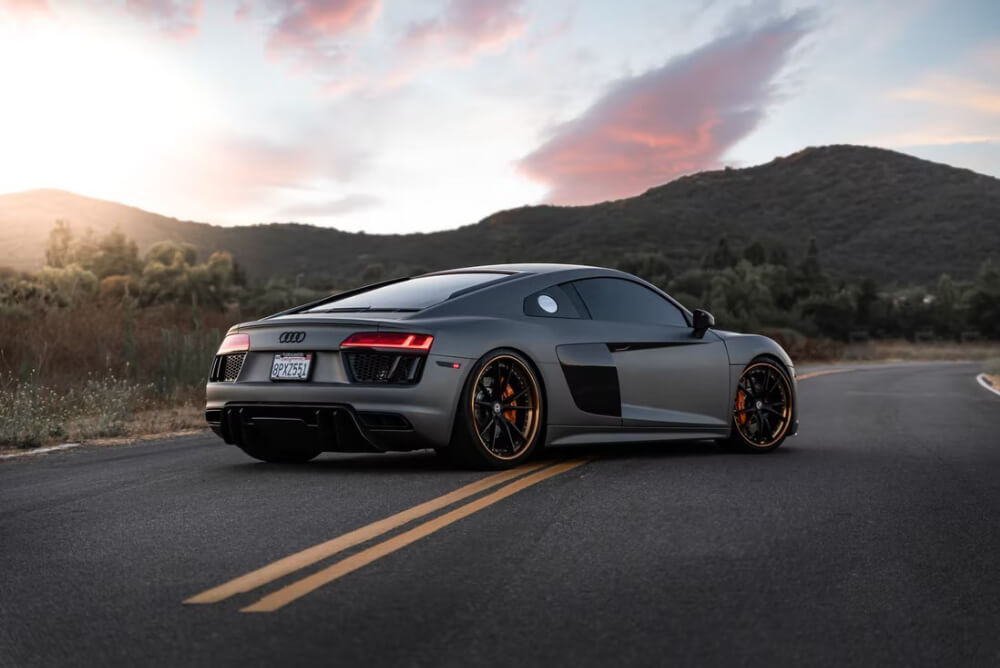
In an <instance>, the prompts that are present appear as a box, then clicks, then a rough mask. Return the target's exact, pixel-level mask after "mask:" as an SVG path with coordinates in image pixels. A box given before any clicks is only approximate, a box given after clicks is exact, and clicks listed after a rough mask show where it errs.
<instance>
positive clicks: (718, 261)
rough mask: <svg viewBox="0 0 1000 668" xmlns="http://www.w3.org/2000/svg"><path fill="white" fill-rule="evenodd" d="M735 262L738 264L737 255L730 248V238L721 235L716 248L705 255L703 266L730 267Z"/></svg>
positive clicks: (711, 267) (706, 267)
mask: <svg viewBox="0 0 1000 668" xmlns="http://www.w3.org/2000/svg"><path fill="white" fill-rule="evenodd" d="M734 264H736V257H735V256H734V255H733V252H732V251H731V250H730V249H729V240H728V239H727V238H726V237H721V238H720V239H719V242H718V243H717V244H716V245H715V249H713V250H712V252H711V253H709V254H708V255H707V256H706V257H705V262H704V263H703V264H702V266H703V267H704V268H705V269H728V268H729V267H732V266H733V265H734Z"/></svg>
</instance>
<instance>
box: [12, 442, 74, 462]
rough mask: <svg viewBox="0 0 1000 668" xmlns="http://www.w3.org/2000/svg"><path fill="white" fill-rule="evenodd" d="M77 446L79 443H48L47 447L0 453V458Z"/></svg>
mask: <svg viewBox="0 0 1000 668" xmlns="http://www.w3.org/2000/svg"><path fill="white" fill-rule="evenodd" d="M78 447H80V444H79V443H63V444H62V445H50V446H49V447H47V448H35V449H34V450H25V451H24V452H15V453H13V454H9V455H0V459H13V458H14V457H27V456H28V455H44V454H45V453H46V452H55V451H56V450H69V449H70V448H78Z"/></svg>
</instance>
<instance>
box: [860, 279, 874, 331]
mask: <svg viewBox="0 0 1000 668" xmlns="http://www.w3.org/2000/svg"><path fill="white" fill-rule="evenodd" d="M876 302H878V286H876V285H875V281H873V280H872V279H870V278H868V277H865V278H864V280H862V281H861V284H860V285H859V286H858V297H857V304H858V324H859V325H861V326H862V327H871V324H872V315H873V313H872V308H873V307H874V305H875V303H876Z"/></svg>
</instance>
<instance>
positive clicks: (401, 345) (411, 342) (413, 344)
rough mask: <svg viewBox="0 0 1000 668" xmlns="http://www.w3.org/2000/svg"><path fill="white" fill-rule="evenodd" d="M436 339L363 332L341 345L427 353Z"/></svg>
mask: <svg viewBox="0 0 1000 668" xmlns="http://www.w3.org/2000/svg"><path fill="white" fill-rule="evenodd" d="M433 342H434V337H433V336H431V335H430V334H404V333H399V332H362V333H359V334H351V335H350V336H348V337H347V338H346V339H344V341H343V342H342V343H341V344H340V347H341V348H391V349H393V350H410V351H413V352H424V353H425V352H427V351H429V350H430V349H431V344H432V343H433Z"/></svg>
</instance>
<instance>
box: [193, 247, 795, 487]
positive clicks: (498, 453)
mask: <svg viewBox="0 0 1000 668" xmlns="http://www.w3.org/2000/svg"><path fill="white" fill-rule="evenodd" d="M714 324H715V322H714V319H713V318H712V316H711V314H709V313H707V312H706V311H701V310H696V311H694V312H691V311H688V310H687V309H685V308H684V307H683V306H681V305H680V304H679V303H677V302H676V301H674V300H673V299H672V298H671V297H670V296H669V295H667V294H665V293H664V292H662V291H661V290H659V289H657V288H656V287H655V286H653V285H651V284H650V283H647V282H646V281H643V280H642V279H640V278H636V277H635V276H632V275H630V274H626V273H623V272H620V271H615V270H613V269H601V268H598V267H585V266H574V265H558V264H505V265H493V266H485V267H471V268H467V269H455V270H452V271H439V272H434V273H431V274H424V275H422V276H415V277H412V278H403V279H398V280H393V281H387V282H384V283H378V284H376V285H369V286H366V287H363V288H359V289H357V290H353V291H350V292H344V293H341V294H338V295H335V296H332V297H329V298H327V299H323V300H320V301H317V302H313V303H311V304H306V305H304V306H300V307H297V308H293V309H291V310H288V311H284V312H282V313H278V314H276V315H273V316H269V317H267V318H263V319H261V320H257V321H255V322H247V323H243V324H240V325H237V326H235V327H233V328H232V329H230V330H229V332H228V334H227V335H226V338H225V340H224V341H223V342H222V346H221V347H220V348H219V352H218V353H217V355H216V357H215V361H214V363H213V365H212V370H211V376H210V378H209V382H208V389H207V396H208V403H207V406H206V409H205V417H206V419H207V420H208V423H209V424H210V425H211V427H212V429H213V430H215V432H216V433H217V434H218V435H219V436H221V437H222V438H223V439H224V440H225V441H226V442H227V443H232V444H234V445H238V446H239V447H240V448H242V449H243V450H244V451H245V452H246V453H247V454H249V455H250V456H252V457H256V458H257V459H261V460H264V461H269V462H303V461H307V460H309V459H312V458H313V457H315V456H316V455H318V454H319V453H320V452H323V451H337V452H384V451H388V450H416V449H420V448H434V449H435V450H437V451H438V452H439V453H441V454H443V455H446V456H448V457H451V458H454V459H456V460H459V461H461V462H463V463H465V464H467V465H471V466H477V467H491V468H505V467H511V466H515V465H517V464H519V463H520V462H523V461H524V460H525V459H527V458H529V457H531V456H532V454H533V453H535V452H536V451H538V450H539V449H540V448H542V447H543V446H545V445H560V444H582V443H620V442H634V441H660V440H668V439H717V440H720V441H722V442H723V443H724V444H726V445H727V446H729V447H732V448H734V449H738V450H743V451H747V452H766V451H769V450H773V449H775V448H777V447H778V446H779V445H780V444H781V442H782V441H783V440H784V439H785V437H786V436H789V435H791V434H794V433H795V431H796V428H797V425H798V421H797V418H796V393H795V368H794V366H793V365H792V361H791V359H790V358H789V357H788V355H787V354H786V353H785V351H784V350H782V348H781V347H780V346H779V345H778V344H777V343H775V342H774V341H772V340H771V339H768V338H766V337H763V336H757V335H751V334H734V333H730V332H722V331H717V330H714V329H712V327H713V326H714Z"/></svg>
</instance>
